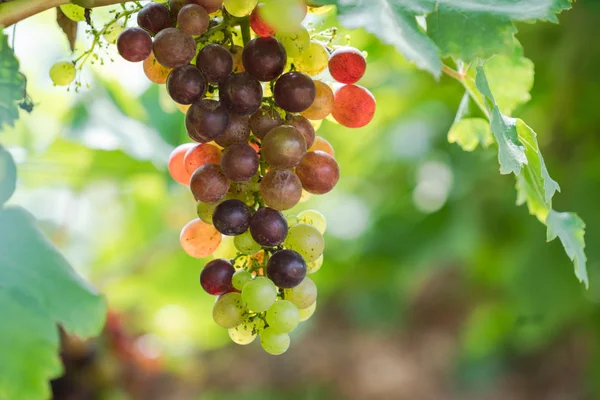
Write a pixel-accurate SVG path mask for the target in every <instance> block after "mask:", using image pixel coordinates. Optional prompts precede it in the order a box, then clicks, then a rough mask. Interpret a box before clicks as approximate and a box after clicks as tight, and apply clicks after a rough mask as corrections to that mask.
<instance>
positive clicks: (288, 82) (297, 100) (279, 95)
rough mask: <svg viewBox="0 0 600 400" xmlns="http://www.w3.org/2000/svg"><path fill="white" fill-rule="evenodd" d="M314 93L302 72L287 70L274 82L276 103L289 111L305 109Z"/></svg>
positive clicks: (313, 98) (313, 86) (310, 80)
mask: <svg viewBox="0 0 600 400" xmlns="http://www.w3.org/2000/svg"><path fill="white" fill-rule="evenodd" d="M159 61H160V60H159ZM316 95H317V89H316V87H315V83H314V82H313V80H312V79H311V78H310V76H308V75H306V74H305V73H303V72H288V73H286V74H283V75H281V77H280V78H279V79H278V80H277V82H275V89H274V90H273V97H274V98H275V102H276V103H277V105H278V106H279V107H281V108H283V109H284V110H285V111H289V112H301V111H304V110H306V109H307V108H308V107H310V105H311V104H312V103H313V101H315V97H316Z"/></svg>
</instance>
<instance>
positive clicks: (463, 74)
mask: <svg viewBox="0 0 600 400" xmlns="http://www.w3.org/2000/svg"><path fill="white" fill-rule="evenodd" d="M461 64H462V63H461ZM469 68H470V65H468V66H467V68H461V69H460V71H456V70H455V69H452V68H450V67H449V66H447V65H445V64H444V65H443V66H442V72H443V73H445V74H446V75H448V76H451V77H452V78H454V79H456V80H457V81H459V82H460V83H461V84H462V85H463V86H464V88H465V89H466V91H467V93H469V96H470V97H471V99H473V101H474V102H475V104H477V106H478V107H479V108H480V109H481V112H483V115H485V117H486V118H487V119H488V120H489V119H490V113H489V111H488V109H487V107H486V105H485V101H484V100H483V96H481V94H480V93H479V92H478V91H477V90H476V85H475V79H473V77H472V76H469V75H468V74H467V72H468V71H469Z"/></svg>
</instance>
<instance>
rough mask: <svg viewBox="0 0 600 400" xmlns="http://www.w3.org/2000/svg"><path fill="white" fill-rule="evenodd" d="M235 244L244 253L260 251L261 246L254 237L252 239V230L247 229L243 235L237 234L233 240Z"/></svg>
mask: <svg viewBox="0 0 600 400" xmlns="http://www.w3.org/2000/svg"><path fill="white" fill-rule="evenodd" d="M233 244H234V245H235V248H236V249H238V251H239V252H240V253H244V254H254V253H256V252H258V251H260V248H261V247H260V244H258V243H256V242H255V241H254V239H252V234H251V233H250V230H247V231H246V232H244V233H242V234H241V235H237V236H236V237H235V238H234V240H233ZM238 289H239V288H238Z"/></svg>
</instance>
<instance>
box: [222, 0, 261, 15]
mask: <svg viewBox="0 0 600 400" xmlns="http://www.w3.org/2000/svg"><path fill="white" fill-rule="evenodd" d="M257 4H258V0H225V1H224V2H223V5H224V6H225V9H226V10H227V12H228V13H229V14H231V15H233V16H234V17H245V16H246V15H250V13H251V12H252V10H254V8H255V7H256V5H257Z"/></svg>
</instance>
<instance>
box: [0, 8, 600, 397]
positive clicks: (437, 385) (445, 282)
mask: <svg viewBox="0 0 600 400" xmlns="http://www.w3.org/2000/svg"><path fill="white" fill-rule="evenodd" d="M53 18H54V15H53V13H52V12H49V13H44V14H41V15H38V16H36V17H34V18H32V19H30V20H28V21H26V22H23V23H20V24H19V25H18V26H17V28H16V37H15V51H16V54H17V55H18V56H19V58H20V60H21V65H22V70H23V72H25V74H26V75H27V76H28V80H29V86H28V89H29V91H30V94H31V96H32V97H33V99H34V101H36V102H37V103H38V105H37V107H36V110H35V111H34V113H33V114H31V115H24V116H22V119H21V120H20V121H19V122H18V123H17V126H16V127H15V128H14V129H9V130H7V131H5V132H3V133H2V137H1V139H2V143H3V144H5V145H6V146H7V147H8V148H9V149H10V150H11V152H12V153H13V155H14V157H15V159H16V160H17V162H18V164H19V165H18V168H19V169H18V171H19V186H18V191H17V193H16V195H15V197H14V198H13V199H12V201H11V202H12V203H13V204H20V205H23V206H25V207H26V208H27V209H28V210H30V211H31V212H32V213H33V214H34V215H36V217H38V218H39V219H40V220H41V221H42V224H43V228H44V230H45V231H46V232H47V233H48V234H49V235H50V237H51V238H52V240H53V241H54V242H55V243H56V244H57V245H58V246H59V247H60V249H61V250H62V251H63V252H64V254H65V255H66V257H67V258H68V259H69V260H70V261H71V263H72V264H73V265H74V267H75V268H76V269H77V270H78V272H80V273H81V274H82V275H83V276H85V277H86V278H87V279H89V280H90V281H91V282H92V283H93V285H94V286H96V287H97V288H98V289H99V290H100V291H102V292H103V293H105V294H106V296H107V299H108V303H109V306H110V308H111V310H112V311H111V312H112V314H111V315H113V316H114V315H118V317H115V318H117V319H118V320H119V321H120V322H119V324H121V325H122V329H123V331H124V332H127V335H130V336H131V338H132V339H131V340H132V343H133V347H134V348H135V349H136V354H138V356H139V357H141V358H142V359H143V360H145V361H143V362H140V363H137V364H136V363H133V364H132V365H133V366H132V365H129V364H130V363H129V361H127V360H125V361H124V360H123V359H122V358H121V359H120V358H118V357H111V356H110V354H109V353H110V351H109V350H107V348H108V346H107V345H106V343H107V340H108V339H107V337H110V332H109V333H107V334H105V335H104V336H103V337H102V338H101V339H98V340H96V341H94V342H93V343H92V344H90V346H93V348H94V357H95V358H96V359H97V361H96V362H97V364H99V365H100V367H94V368H96V369H95V371H96V372H95V373H96V374H99V375H100V376H101V378H98V377H90V375H89V374H88V373H87V372H84V373H82V371H85V368H83V367H81V368H80V367H73V368H74V369H68V373H69V374H74V375H76V376H77V378H74V382H75V381H76V382H75V383H73V382H71V383H72V384H73V386H74V387H75V386H77V385H80V386H82V387H85V386H86V385H88V389H89V387H92V388H93V390H92V392H94V393H95V395H96V396H98V397H66V396H67V395H66V394H60V395H59V394H57V395H56V398H73V399H83V398H106V399H118V398H140V399H211V400H212V399H215V400H216V399H337V398H344V399H375V398H377V399H423V400H428V399H432V400H433V399H435V400H438V399H490V400H495V399H517V400H519V399H569V400H571V399H595V398H599V397H600V384H599V382H600V352H599V351H600V349H598V347H597V345H596V343H597V339H598V337H599V335H600V313H599V309H598V302H599V301H600V277H599V275H598V273H597V270H598V266H599V264H598V260H600V246H599V244H600V236H599V233H598V230H597V227H598V226H600V213H598V210H597V208H598V206H599V205H600V157H598V154H600V135H599V132H600V112H598V107H600V100H599V97H598V93H599V92H600V75H599V74H598V71H599V68H598V65H600V46H597V45H596V44H595V40H596V38H598V37H600V24H599V23H598V22H599V21H600V3H599V2H597V1H594V0H587V1H585V0H584V1H579V2H577V3H576V4H575V6H574V8H573V10H571V11H569V12H566V13H563V14H561V15H560V25H553V24H542V23H538V24H535V25H528V24H520V25H519V30H520V33H519V34H518V36H517V37H518V38H519V40H520V41H521V43H522V44H523V46H524V49H525V55H526V56H527V57H528V58H530V59H531V60H532V61H533V62H534V63H535V66H536V74H535V86H534V88H533V91H532V100H531V101H530V102H529V103H527V104H525V105H524V106H521V107H520V108H519V109H518V110H517V112H516V113H515V116H518V117H520V118H522V119H523V120H524V121H526V122H527V123H528V124H529V125H530V126H531V127H532V128H533V129H535V130H536V132H537V133H538V135H539V136H538V140H539V143H540V147H541V148H542V151H543V153H544V157H545V161H546V164H547V166H548V169H549V171H550V173H551V174H552V175H553V177H554V178H555V179H556V180H557V181H558V182H559V183H560V185H561V188H562V194H560V195H558V196H557V197H555V200H554V208H555V209H556V210H559V211H565V210H573V211H576V212H577V213H578V214H579V215H580V216H581V217H582V218H583V219H584V221H585V222H586V224H587V231H586V242H587V248H586V251H587V256H588V260H589V264H588V270H589V274H590V289H589V290H588V291H585V289H584V288H583V287H582V285H580V284H579V283H578V282H577V280H576V279H575V277H574V275H573V270H572V268H573V267H572V264H571V262H570V260H569V259H568V258H567V256H566V255H565V254H564V251H563V249H562V247H561V244H560V242H559V241H557V240H555V241H554V242H551V243H546V242H545V237H546V232H545V227H544V226H543V225H542V224H540V223H539V222H538V221H537V220H536V218H534V217H533V216H530V215H529V214H528V211H527V208H526V207H524V206H522V207H517V206H516V205H515V200H516V192H515V190H514V179H513V178H512V177H508V176H501V175H499V174H498V162H497V156H496V149H495V148H493V147H492V148H490V149H487V150H484V151H482V150H478V151H475V152H473V153H466V152H463V151H462V150H461V149H460V148H459V147H458V146H457V145H455V144H449V143H448V141H447V139H446V134H447V132H448V129H449V127H450V125H451V124H452V121H453V118H454V114H455V111H456V109H457V107H458V103H459V102H460V99H461V97H462V94H463V89H462V88H461V86H460V85H459V84H458V83H457V82H455V81H453V80H452V79H451V78H448V77H443V78H442V79H441V81H440V82H436V81H435V80H434V79H433V78H432V77H431V75H429V74H427V73H425V72H421V71H418V70H416V69H415V68H414V67H413V66H412V65H410V64H408V63H406V62H405V61H404V60H403V58H402V57H401V56H400V55H399V54H397V53H396V52H395V51H394V50H393V49H392V48H390V47H388V46H384V45H382V44H381V43H380V42H378V41H377V40H376V39H375V38H374V37H372V36H370V35H368V34H366V33H364V32H360V31H358V32H352V39H351V44H352V45H354V46H356V47H358V48H361V49H364V50H366V51H367V52H368V62H369V67H368V70H367V74H366V76H365V77H364V78H363V80H362V81H361V84H362V85H364V86H366V87H368V88H370V89H371V90H372V92H373V93H374V94H375V96H376V98H377V101H378V110H377V114H376V117H375V119H374V121H373V122H372V123H371V124H370V125H369V126H367V127H365V128H362V129H358V130H350V129H346V128H342V127H340V126H338V125H336V124H333V123H331V122H329V121H325V122H324V123H323V125H322V127H321V128H320V129H319V131H318V134H319V135H321V136H323V137H325V138H326V139H328V140H329V141H330V142H331V143H332V144H333V146H334V148H335V150H336V158H337V160H338V162H339V164H340V167H341V172H342V178H341V180H340V183H339V184H338V186H337V187H336V189H335V190H334V191H333V192H331V193H330V194H328V195H326V196H323V197H317V196H313V197H312V198H310V199H309V200H308V201H307V202H305V203H302V204H301V205H300V206H298V207H297V208H296V209H295V210H302V209H307V208H315V209H317V210H320V211H321V212H322V213H323V214H324V215H325V216H326V218H327V220H328V224H329V225H328V231H327V234H326V250H325V264H324V266H323V268H322V269H321V271H319V272H318V273H317V274H316V275H313V277H314V280H315V282H316V283H317V285H318V287H319V290H320V292H319V300H318V307H317V313H316V314H315V316H314V317H313V318H312V319H311V320H310V321H309V322H308V323H306V324H303V325H302V326H301V328H300V329H298V330H297V331H295V332H294V333H293V334H292V346H291V349H290V350H289V351H288V353H286V354H285V355H283V356H279V357H273V356H269V355H267V354H265V353H264V352H263V351H262V350H261V349H260V346H259V345H258V344H257V343H254V344H252V345H250V346H246V347H241V346H237V345H235V344H232V343H231V342H230V340H229V338H228V336H227V332H226V331H225V330H223V329H221V328H219V327H217V326H216V325H215V324H214V323H213V321H212V316H211V309H212V304H213V301H214V298H213V297H211V296H209V295H207V294H205V293H204V292H203V291H202V290H201V288H200V286H199V284H198V273H199V271H200V269H201V268H202V266H203V264H204V262H205V261H203V260H195V259H192V258H190V257H189V256H187V255H186V254H185V253H184V252H183V251H182V250H181V249H180V248H179V231H180V229H181V227H182V226H183V225H184V224H185V223H186V222H187V221H188V220H190V219H192V218H194V217H195V208H194V204H193V201H192V197H191V194H189V193H188V190H187V189H186V188H184V187H182V186H180V185H178V184H176V183H175V182H173V181H172V180H171V178H170V177H169V175H168V172H167V170H166V161H167V158H168V155H169V152H170V150H171V149H172V148H173V147H174V146H176V145H177V144H179V143H182V142H184V141H186V140H187V136H186V134H185V128H184V125H183V114H181V113H180V112H179V111H178V110H177V109H176V108H175V107H174V105H173V104H172V103H171V102H170V100H169V99H168V96H167V95H166V92H165V91H164V88H162V87H161V88H159V87H157V86H156V85H150V84H149V83H147V82H146V78H145V76H144V75H143V73H142V71H141V65H131V64H126V63H125V62H123V61H119V60H116V59H115V62H114V63H111V62H109V58H111V56H112V57H114V53H110V54H108V55H107V56H106V57H104V61H105V64H106V65H103V66H101V65H99V64H100V62H99V61H98V62H96V64H95V65H94V66H93V67H90V68H86V70H85V71H84V75H83V80H84V82H88V83H89V84H90V88H86V89H82V90H81V91H80V92H79V93H74V92H73V91H71V92H66V91H65V90H64V89H60V88H54V87H52V85H51V83H50V79H49V78H48V76H47V73H48V69H49V67H50V65H52V63H53V62H55V61H57V60H59V59H63V58H67V57H68V44H67V41H66V39H65V38H64V37H63V36H62V32H60V30H59V28H58V27H56V26H55V22H54V20H53ZM37 30H43V31H44V37H40V36H37V35H32V34H31V33H32V32H36V31H37ZM7 32H8V33H10V34H12V33H13V31H12V29H9V30H7ZM344 33H345V32H344ZM80 36H81V37H82V38H81V39H80V40H81V43H80V45H81V46H84V45H85V39H83V35H80ZM342 37H343V35H342ZM111 54H112V55H111ZM113 339H114V338H113ZM67 347H68V346H67ZM120 364H127V366H126V368H125V369H123V366H122V365H120ZM136 365H137V366H136ZM140 365H141V367H140ZM86 368H87V367H86ZM98 370H99V371H101V372H102V373H99V372H98ZM115 371H120V372H119V373H116V372H115ZM123 371H125V372H123ZM121 372H123V373H121ZM82 376H83V378H82ZM85 379H88V380H89V381H90V382H91V383H89V382H88V383H85ZM81 382H84V383H81ZM73 390H75V389H73ZM77 390H80V391H81V393H83V394H81V396H84V394H85V389H81V388H79V389H77ZM61 393H62V392H61ZM65 393H66V392H65ZM73 393H79V392H76V391H75V392H73ZM61 396H64V397H61ZM73 396H77V395H73Z"/></svg>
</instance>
